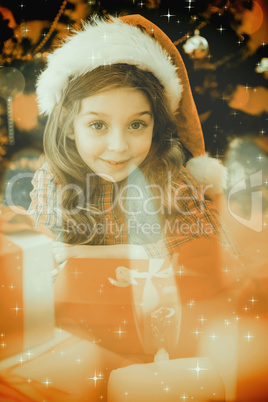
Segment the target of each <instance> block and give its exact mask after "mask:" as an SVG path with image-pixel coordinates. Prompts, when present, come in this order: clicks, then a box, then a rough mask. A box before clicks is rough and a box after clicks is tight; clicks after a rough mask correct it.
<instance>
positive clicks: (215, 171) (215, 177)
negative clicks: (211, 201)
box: [186, 154, 227, 197]
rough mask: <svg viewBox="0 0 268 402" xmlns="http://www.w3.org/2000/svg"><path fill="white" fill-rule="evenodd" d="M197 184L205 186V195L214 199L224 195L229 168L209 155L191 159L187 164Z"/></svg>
mask: <svg viewBox="0 0 268 402" xmlns="http://www.w3.org/2000/svg"><path fill="white" fill-rule="evenodd" d="M186 169H187V170H188V171H189V172H190V174H191V175H192V176H193V178H194V179H195V180H196V182H197V183H198V184H199V185H200V186H203V191H204V194H206V195H207V196H209V197H213V196H216V195H219V194H222V193H223V190H224V189H225V188H226V183H227V168H226V167H225V166H223V165H222V163H221V162H220V161H219V160H218V159H215V158H212V157H209V156H208V154H205V155H201V156H198V157H196V158H192V159H190V160H189V161H188V162H187V164H186Z"/></svg>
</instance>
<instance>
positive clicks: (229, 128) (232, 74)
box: [0, 0, 268, 208]
mask: <svg viewBox="0 0 268 402" xmlns="http://www.w3.org/2000/svg"><path fill="white" fill-rule="evenodd" d="M176 3H177V4H176V5H174V1H172V2H171V1H166V0H144V1H142V0H141V1H139V0H121V1H118V0H112V1H111V0H110V1H109V0H100V1H97V0H68V1H66V0H64V1H62V0H37V1H35V2H32V1H30V0H21V1H20V0H4V1H0V164H1V169H0V180H1V202H2V203H4V204H5V203H6V202H7V201H6V199H5V188H6V185H7V183H10V181H11V182H12V178H14V177H15V179H14V180H13V183H12V202H13V203H14V204H17V205H21V206H23V207H25V208H27V207H28V205H29V202H30V198H29V192H30V190H31V174H30V173H31V172H34V171H35V170H36V169H37V168H38V167H39V166H40V165H41V163H42V161H43V159H42V157H43V155H42V152H43V148H42V138H43V131H44V127H45V123H46V118H44V117H42V116H40V115H39V114H38V108H37V104H36V97H35V82H36V78H37V76H38V74H39V73H40V71H41V70H42V68H43V67H44V66H45V63H46V57H47V54H48V53H49V52H51V51H53V49H55V47H57V46H58V44H59V43H60V41H61V40H62V39H63V38H64V37H66V36H67V35H69V34H70V32H71V30H72V28H76V29H79V28H80V27H81V24H82V22H83V21H85V20H87V19H88V18H90V16H91V15H93V14H96V13H97V14H100V15H102V14H105V15H107V14H113V15H123V14H136V13H138V14H141V15H143V16H144V17H146V18H148V19H149V20H151V21H152V22H153V23H155V24H157V25H158V26H159V27H160V28H161V29H162V30H163V31H164V32H165V33H166V34H167V35H168V36H169V37H170V38H171V40H172V41H173V42H174V44H175V45H176V46H177V48H178V49H179V51H180V53H181V55H182V57H183V60H184V62H185V65H186V68H187V70H188V74H189V79H190V84H191V87H192V91H193V96H194V99H195V102H196V105H197V110H198V113H199V116H200V120H201V124H202V127H203V131H204V137H205V142H206V149H207V151H208V152H209V153H210V154H211V155H212V156H214V157H216V158H219V159H221V160H222V162H223V163H226V156H227V155H229V154H230V148H231V160H234V162H235V164H236V165H235V166H237V162H238V163H240V165H241V166H242V167H243V166H244V165H245V164H246V168H247V169H248V168H250V169H251V170H250V171H254V169H255V168H259V167H260V165H259V164H260V163H262V164H263V163H264V164H265V169H267V166H266V165H267V159H266V156H267V153H268V141H267V112H268V88H267V82H268V81H267V80H268V45H267V44H266V42H267V38H268V2H267V1H266V0H244V1H243V0H198V1H197V0H196V1H194V0H187V1H185V0H180V1H177V2H176ZM237 139H240V140H241V141H243V146H242V148H241V141H240V142H237ZM245 149H246V151H245ZM251 149H252V153H251ZM245 152H246V153H247V154H248V155H251V154H252V155H253V154H254V157H252V158H246V159H247V161H246V160H244V159H245ZM233 155H235V157H233ZM259 155H262V156H263V157H262V159H260V158H258V156H259ZM239 158H240V159H241V161H240V159H239ZM243 158H244V159H243ZM248 159H250V161H249V162H248ZM256 164H257V166H256ZM232 166H233V165H230V166H229V168H230V170H232ZM242 170H243V169H242ZM20 172H22V173H25V172H27V173H29V176H28V177H22V176H21V177H19V176H18V173H20ZM24 176H25V175H24ZM26 176H27V175H26ZM267 183H268V182H267ZM267 183H266V187H267Z"/></svg>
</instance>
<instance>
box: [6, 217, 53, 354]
mask: <svg viewBox="0 0 268 402" xmlns="http://www.w3.org/2000/svg"><path fill="white" fill-rule="evenodd" d="M9 212H10V211H9ZM9 212H8V213H9ZM2 215H5V214H4V213H2ZM11 215H12V217H13V218H14V217H15V215H16V214H15V213H12V211H11ZM1 218H2V216H1ZM2 221H3V220H1V223H2ZM26 221H27V218H26ZM1 228H2V230H4V229H5V230H6V233H5V234H4V233H1V234H0V273H1V287H0V306H1V316H0V337H1V346H0V359H4V358H6V357H7V356H11V355H13V354H16V353H19V352H21V351H23V350H27V349H28V348H30V347H33V346H35V345H38V344H40V343H42V342H45V341H46V340H48V339H50V338H51V337H52V336H53V331H54V325H55V320H54V299H53V286H52V278H51V270H52V268H53V267H54V261H53V257H52V249H51V245H52V240H51V238H50V237H48V236H47V235H44V234H41V233H39V232H35V231H34V230H33V229H32V228H31V227H30V226H29V225H28V224H26V223H25V222H24V223H20V224H18V226H16V224H13V223H12V222H11V223H10V222H9V223H7V225H4V224H3V225H1ZM17 229H19V230H17Z"/></svg>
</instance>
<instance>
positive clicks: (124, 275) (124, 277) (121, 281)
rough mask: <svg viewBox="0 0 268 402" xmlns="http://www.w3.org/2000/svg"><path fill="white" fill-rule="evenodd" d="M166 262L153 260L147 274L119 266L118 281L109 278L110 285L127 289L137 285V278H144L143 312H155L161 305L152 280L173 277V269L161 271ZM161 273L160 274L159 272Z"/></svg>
mask: <svg viewBox="0 0 268 402" xmlns="http://www.w3.org/2000/svg"><path fill="white" fill-rule="evenodd" d="M163 262H164V260H159V259H153V260H150V262H149V270H148V271H146V272H138V271H136V270H134V269H129V268H126V267H123V266H119V267H117V268H116V270H115V276H116V280H115V279H113V278H108V280H109V281H110V283H111V284H112V285H114V286H118V287H127V286H130V285H137V284H138V282H137V281H136V278H144V279H145V285H144V289H143V295H142V304H141V305H142V310H143V313H144V314H149V313H151V312H152V311H154V310H155V309H156V308H157V306H158V305H159V302H160V298H159V295H158V292H157V290H156V288H155V287H154V285H153V282H152V278H169V277H171V276H173V269H172V267H171V266H170V267H168V268H166V269H164V270H162V271H160V269H161V267H162V265H163ZM159 271H160V272H159Z"/></svg>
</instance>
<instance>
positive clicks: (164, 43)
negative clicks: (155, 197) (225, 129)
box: [37, 15, 225, 194]
mask: <svg viewBox="0 0 268 402" xmlns="http://www.w3.org/2000/svg"><path fill="white" fill-rule="evenodd" d="M114 63H128V64H133V65H136V66H138V67H139V68H141V69H143V70H146V71H151V72H152V73H153V74H154V75H155V76H156V77H157V78H158V80H159V81H160V82H161V84H162V85H163V87H164V90H165V94H166V97H167V100H168V102H169V105H170V108H171V110H172V111H173V112H176V116H177V125H178V133H179V138H180V141H181V142H182V144H183V145H184V146H185V148H186V149H188V151H190V153H191V154H192V155H193V158H191V159H190V160H189V161H188V162H187V165H186V167H187V169H188V170H189V171H190V173H191V174H192V175H193V177H194V178H195V179H196V181H197V182H198V183H199V184H203V185H208V186H212V192H213V193H216V194H217V193H220V192H221V191H222V188H223V187H224V181H225V168H224V167H223V166H222V165H221V164H220V163H219V162H218V161H217V160H216V159H214V158H211V157H209V156H208V155H207V154H206V152H205V145H204V137H203V132H202V128H201V124H200V120H199V116H198V113H197V110H196V106H195V103H194V100H193V96H192V91H191V88H190V84H189V79H188V75H187V72H186V68H185V65H184V63H183V60H182V58H181V55H180V53H179V51H178V49H177V48H176V47H175V45H174V44H173V43H172V41H171V40H170V39H169V37H168V36H167V35H166V34H165V33H164V32H163V31H162V30H161V29H160V28H159V27H157V26H156V25H155V24H153V23H152V22H150V21H149V20H147V19H146V18H144V17H142V16H140V15H127V16H123V17H120V18H116V17H110V19H109V21H106V20H104V19H101V18H99V17H93V18H92V21H90V22H88V23H85V24H84V25H83V27H82V29H81V30H79V31H76V32H75V33H74V34H73V35H71V36H70V37H68V38H67V39H66V40H65V42H64V44H63V46H62V47H59V48H58V49H56V50H55V51H54V52H53V53H52V54H49V55H48V62H47V67H46V69H45V70H44V71H43V72H42V73H41V75H40V76H39V78H38V81H37V99H38V104H39V108H40V111H41V112H42V113H44V114H46V115H49V114H50V113H51V112H52V110H53V108H54V106H55V105H56V104H57V103H59V101H60V99H61V97H62V94H63V92H64V91H65V89H66V88H67V86H68V84H69V81H70V79H75V78H77V77H79V76H80V75H82V74H85V73H87V72H89V71H92V70H93V69H95V68H97V67H99V66H101V65H109V64H114Z"/></svg>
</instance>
